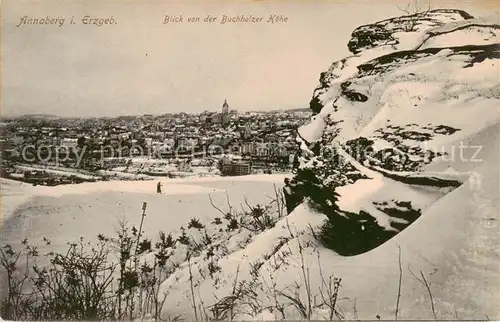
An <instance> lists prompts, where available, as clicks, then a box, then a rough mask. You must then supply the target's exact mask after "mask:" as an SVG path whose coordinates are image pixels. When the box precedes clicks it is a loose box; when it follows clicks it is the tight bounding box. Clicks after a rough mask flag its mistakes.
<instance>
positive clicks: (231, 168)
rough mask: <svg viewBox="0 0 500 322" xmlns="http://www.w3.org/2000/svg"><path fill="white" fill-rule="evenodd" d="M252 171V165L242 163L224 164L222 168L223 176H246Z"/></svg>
mask: <svg viewBox="0 0 500 322" xmlns="http://www.w3.org/2000/svg"><path fill="white" fill-rule="evenodd" d="M250 171H251V166H250V164H248V163H242V162H231V163H223V164H222V167H221V172H222V175H223V176H244V175H247V174H250Z"/></svg>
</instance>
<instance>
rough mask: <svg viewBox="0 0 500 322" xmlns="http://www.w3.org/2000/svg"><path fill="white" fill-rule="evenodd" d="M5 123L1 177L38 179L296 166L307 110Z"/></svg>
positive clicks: (52, 181) (226, 109) (54, 181)
mask: <svg viewBox="0 0 500 322" xmlns="http://www.w3.org/2000/svg"><path fill="white" fill-rule="evenodd" d="M214 110H215V111H204V112H202V113H197V114H188V113H170V114H162V115H151V114H145V115H140V116H119V117H100V118H97V117H96V118H59V117H55V116H48V115H27V116H23V117H16V118H14V117H11V118H6V117H4V118H2V120H1V122H0V153H1V160H2V164H1V168H0V170H1V176H2V177H6V178H10V179H14V180H19V181H24V182H29V183H32V184H34V185H58V184H66V183H80V182H85V181H99V180H110V179H118V180H137V179H144V180H148V179H154V178H155V177H171V178H179V177H180V178H184V177H192V176H196V177H200V176H221V175H222V176H234V175H247V174H252V173H277V172H290V171H291V169H292V165H293V162H294V155H295V153H296V152H297V150H298V146H297V143H296V141H295V137H296V130H297V128H298V127H299V126H300V125H302V124H303V123H304V122H305V121H306V120H307V119H308V118H309V117H310V116H311V111H310V110H309V109H295V110H281V111H266V112H243V113H239V112H238V111H237V110H236V109H231V108H230V104H229V102H228V101H227V100H224V101H223V103H222V104H221V106H220V107H219V108H214Z"/></svg>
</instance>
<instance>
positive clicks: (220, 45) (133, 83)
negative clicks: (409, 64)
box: [1, 0, 500, 116]
mask: <svg viewBox="0 0 500 322" xmlns="http://www.w3.org/2000/svg"><path fill="white" fill-rule="evenodd" d="M396 3H399V4H400V6H404V5H401V3H402V1H385V2H381V1H358V2H353V1H351V2H346V1H342V2H341V1H336V2H329V3H318V2H316V3H309V4H306V3H276V2H275V3H262V2H260V3H256V2H253V3H250V2H246V3H245V2H241V1H240V2H238V3H231V4H229V3H221V2H219V3H215V2H213V1H211V2H204V3H200V2H198V3H196V4H192V3H191V4H186V3H180V2H178V3H172V2H150V3H139V2H135V1H134V2H128V3H117V2H111V1H107V2H106V3H103V2H100V3H98V2H88V1H87V2H74V1H72V2H65V3H61V2H59V3H58V2H55V1H50V2H45V3H42V2H33V1H29V2H27V1H25V2H16V3H13V2H12V1H11V2H7V3H6V2H5V1H3V3H2V16H3V17H2V18H3V19H2V43H1V45H2V46H1V50H2V82H1V86H2V88H1V90H2V93H1V94H2V96H1V98H2V111H1V113H2V115H20V114H33V113H43V114H55V115H60V116H115V115H131V114H145V113H152V114H162V113H167V112H179V111H186V112H201V111H203V110H210V111H216V110H219V109H220V106H221V105H222V103H223V102H224V99H225V98H227V100H228V103H229V105H230V108H231V109H237V110H239V111H245V110H270V109H286V108H299V107H308V103H309V100H310V98H311V95H312V91H313V89H314V87H316V85H317V83H318V78H319V73H320V72H322V71H324V70H325V69H327V68H328V67H329V65H330V64H331V63H332V62H334V61H335V60H338V59H341V58H343V57H344V56H346V55H348V54H349V52H348V50H347V47H346V44H347V42H348V41H349V39H350V34H351V32H352V30H353V29H355V28H356V27H357V26H359V25H362V24H367V23H371V22H375V21H377V20H382V19H385V18H389V17H392V16H397V15H400V11H399V9H398V7H397V6H396ZM477 3H480V4H477ZM499 3H500V2H498V1H496V0H492V2H490V3H489V5H488V4H487V3H485V2H478V1H470V2H467V1H460V2H448V3H446V2H439V3H438V2H437V1H432V2H431V5H432V7H433V8H438V7H455V8H461V9H465V10H466V11H468V12H469V13H471V14H472V15H491V14H492V13H495V11H496V12H498V6H499ZM166 14H168V15H181V14H182V16H183V19H184V23H177V24H173V23H169V24H163V22H164V17H165V15H166ZM207 14H210V15H212V16H216V17H218V18H219V19H220V17H221V16H222V15H228V16H234V15H237V14H243V15H247V16H248V15H254V16H262V17H264V20H267V17H268V16H269V15H270V14H278V15H280V14H282V15H284V16H286V17H288V21H287V22H286V23H281V24H279V23H278V24H268V23H263V24H247V23H232V24H220V23H213V24H205V23H199V24H192V23H187V22H186V19H187V17H189V16H198V17H201V19H202V20H203V18H204V17H205V16H206V15H207ZM85 15H90V16H92V17H102V18H108V17H111V16H112V17H113V18H114V19H115V20H116V21H117V24H114V25H105V26H102V27H97V26H94V25H83V24H82V23H81V18H83V17H84V16H85ZM24 16H28V17H29V18H46V17H50V18H66V20H65V22H64V25H63V26H62V27H59V26H57V25H46V26H39V25H38V26H33V25H31V26H30V25H21V26H20V27H16V26H17V25H18V24H19V23H20V22H21V18H22V17H24ZM71 17H74V19H75V22H76V24H74V25H71V24H70V23H69V19H70V18H71Z"/></svg>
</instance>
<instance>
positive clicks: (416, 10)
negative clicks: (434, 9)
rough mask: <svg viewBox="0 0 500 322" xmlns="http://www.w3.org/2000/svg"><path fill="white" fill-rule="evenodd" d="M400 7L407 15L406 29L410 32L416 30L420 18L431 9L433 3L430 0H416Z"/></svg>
mask: <svg viewBox="0 0 500 322" xmlns="http://www.w3.org/2000/svg"><path fill="white" fill-rule="evenodd" d="M398 9H399V10H400V11H402V12H403V13H404V14H405V15H406V18H407V23H406V24H405V31H406V32H410V31H414V30H415V27H416V26H417V23H418V20H419V19H420V18H421V17H422V16H425V14H427V13H428V12H429V11H430V10H431V4H430V1H429V0H427V3H424V4H422V3H419V1H418V0H414V1H413V3H409V4H407V5H406V6H405V7H400V6H398Z"/></svg>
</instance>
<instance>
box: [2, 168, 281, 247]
mask: <svg viewBox="0 0 500 322" xmlns="http://www.w3.org/2000/svg"><path fill="white" fill-rule="evenodd" d="M285 177H286V176H285V175H256V176H244V177H225V178H220V177H219V178H210V177H208V178H193V179H161V178H160V179H158V180H157V181H105V182H95V183H83V184H75V185H62V186H56V187H44V186H35V187H34V186H31V185H28V184H25V183H21V182H17V181H12V180H7V179H2V181H1V189H2V191H1V195H2V202H1V207H2V208H1V209H2V218H1V225H2V237H1V242H2V244H6V243H11V244H18V243H19V242H20V241H21V240H22V239H23V238H24V237H27V238H28V239H29V240H30V241H31V242H32V243H34V244H38V245H40V247H43V243H42V238H43V237H47V238H49V239H50V240H51V245H50V246H51V247H52V248H53V249H54V250H63V249H65V248H66V242H71V241H77V240H78V239H79V238H80V237H81V236H83V237H84V238H85V239H86V240H89V239H90V238H95V237H96V236H97V234H99V233H103V234H105V235H108V236H109V235H113V234H114V232H115V229H116V228H117V225H118V222H119V220H121V219H126V220H127V222H128V223H129V224H130V225H137V226H138V225H139V223H140V219H141V214H142V203H143V202H147V211H146V214H147V215H146V221H145V223H144V230H145V232H146V234H147V235H149V236H150V237H155V236H156V235H157V232H158V231H159V230H164V231H165V232H170V231H172V232H175V231H178V229H179V227H180V226H181V225H184V226H186V225H187V223H188V222H189V220H190V219H191V218H193V217H196V218H199V219H200V220H201V221H202V222H210V221H211V220H212V219H213V218H215V217H217V216H219V217H220V213H219V212H218V211H217V210H216V209H214V208H213V207H212V206H211V204H210V199H209V195H210V196H211V197H212V199H213V201H214V203H215V204H216V205H218V206H220V207H226V205H227V196H228V197H229V200H230V202H231V204H232V205H233V206H234V207H240V206H241V204H242V203H243V202H244V200H245V198H246V199H247V200H248V202H249V203H250V204H252V205H256V204H263V203H268V202H269V200H270V199H269V197H268V196H273V195H274V184H276V186H277V187H282V186H283V180H284V178H285ZM158 181H161V182H162V185H163V187H162V194H157V193H156V183H157V182H158ZM226 192H227V196H226Z"/></svg>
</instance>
